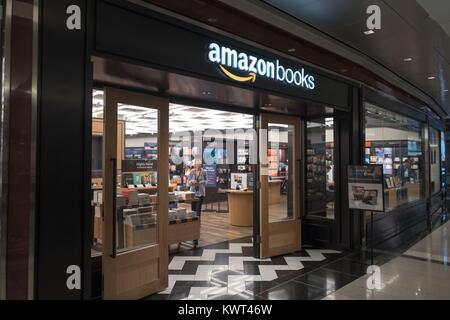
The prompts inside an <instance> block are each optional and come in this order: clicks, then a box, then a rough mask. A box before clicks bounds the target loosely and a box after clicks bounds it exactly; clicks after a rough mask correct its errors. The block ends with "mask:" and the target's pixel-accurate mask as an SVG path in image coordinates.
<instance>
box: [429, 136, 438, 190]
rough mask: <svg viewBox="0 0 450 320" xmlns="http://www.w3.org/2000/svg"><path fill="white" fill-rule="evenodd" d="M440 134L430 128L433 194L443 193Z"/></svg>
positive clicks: (431, 185) (431, 188)
mask: <svg viewBox="0 0 450 320" xmlns="http://www.w3.org/2000/svg"><path fill="white" fill-rule="evenodd" d="M440 140H441V139H440V132H439V131H438V130H436V129H434V128H432V127H430V138H429V141H430V190H431V194H435V193H438V192H439V191H441V149H440V146H439V142H440Z"/></svg>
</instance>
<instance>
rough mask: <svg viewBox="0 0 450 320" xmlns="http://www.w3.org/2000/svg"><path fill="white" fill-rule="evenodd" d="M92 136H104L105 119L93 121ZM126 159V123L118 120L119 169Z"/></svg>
mask: <svg viewBox="0 0 450 320" xmlns="http://www.w3.org/2000/svg"><path fill="white" fill-rule="evenodd" d="M92 136H103V119H98V118H94V119H92ZM124 159H125V121H123V120H117V169H119V170H121V169H122V161H121V160H124Z"/></svg>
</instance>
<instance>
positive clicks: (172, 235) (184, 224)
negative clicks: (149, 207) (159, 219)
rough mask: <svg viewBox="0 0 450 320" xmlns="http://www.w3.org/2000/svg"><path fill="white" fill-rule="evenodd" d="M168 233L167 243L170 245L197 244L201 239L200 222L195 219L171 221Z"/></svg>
mask: <svg viewBox="0 0 450 320" xmlns="http://www.w3.org/2000/svg"><path fill="white" fill-rule="evenodd" d="M167 231H168V232H167V243H168V244H169V245H170V244H173V243H178V244H179V243H181V242H185V241H194V242H197V241H198V240H199V239H200V220H199V219H198V218H194V219H186V220H175V221H170V222H169V228H168V230H167Z"/></svg>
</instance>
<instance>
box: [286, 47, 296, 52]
mask: <svg viewBox="0 0 450 320" xmlns="http://www.w3.org/2000/svg"><path fill="white" fill-rule="evenodd" d="M295 51H297V49H295V48H290V49H288V52H295Z"/></svg>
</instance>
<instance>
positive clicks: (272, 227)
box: [259, 113, 302, 258]
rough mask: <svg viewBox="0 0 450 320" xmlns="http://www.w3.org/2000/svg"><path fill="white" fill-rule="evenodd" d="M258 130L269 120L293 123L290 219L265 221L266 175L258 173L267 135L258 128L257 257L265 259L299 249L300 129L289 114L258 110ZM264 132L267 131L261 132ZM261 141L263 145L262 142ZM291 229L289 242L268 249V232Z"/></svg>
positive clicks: (265, 165)
mask: <svg viewBox="0 0 450 320" xmlns="http://www.w3.org/2000/svg"><path fill="white" fill-rule="evenodd" d="M260 119H261V120H260V121H261V125H260V129H266V130H267V129H268V124H269V123H280V124H288V125H292V126H294V143H293V145H292V146H290V147H292V148H293V151H292V155H293V158H294V165H293V166H292V165H291V168H290V170H293V172H292V177H293V178H294V183H293V184H292V188H293V191H294V195H293V197H292V201H293V211H294V214H293V217H292V219H291V220H286V221H279V222H272V223H269V203H268V196H267V195H268V192H269V176H268V175H262V172H264V171H265V170H267V169H268V158H267V149H268V137H263V136H262V134H263V133H264V131H263V130H260V137H259V139H260V146H259V147H260V148H259V150H260V151H259V152H260V164H259V169H260V170H259V173H260V176H259V179H260V193H261V194H260V197H259V198H260V199H259V202H260V214H259V218H260V239H261V242H260V256H261V258H268V257H271V256H276V255H281V254H284V253H288V252H294V251H298V250H300V248H301V220H300V219H301V214H300V200H301V199H300V186H301V183H300V173H301V150H302V141H301V139H300V131H301V119H300V118H297V117H293V116H284V115H278V114H268V113H261V115H260ZM265 132H266V134H267V135H268V131H265ZM264 141H265V142H266V144H267V145H263V143H264ZM289 228H294V229H295V230H296V232H295V240H294V241H293V243H287V244H286V245H285V246H282V247H278V248H274V249H271V248H270V235H271V234H273V233H276V232H279V231H280V230H284V229H289Z"/></svg>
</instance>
